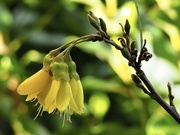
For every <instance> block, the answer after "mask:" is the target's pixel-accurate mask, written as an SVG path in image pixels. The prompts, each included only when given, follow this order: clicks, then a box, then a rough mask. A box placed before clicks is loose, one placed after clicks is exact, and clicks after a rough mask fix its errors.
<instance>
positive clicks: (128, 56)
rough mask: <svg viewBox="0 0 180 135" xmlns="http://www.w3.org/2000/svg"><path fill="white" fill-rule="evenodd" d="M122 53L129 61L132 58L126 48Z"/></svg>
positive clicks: (122, 49)
mask: <svg viewBox="0 0 180 135" xmlns="http://www.w3.org/2000/svg"><path fill="white" fill-rule="evenodd" d="M120 51H121V53H122V55H123V56H124V57H125V58H126V59H128V60H129V59H130V58H131V56H130V54H129V52H128V51H127V50H126V49H125V48H121V50H120Z"/></svg>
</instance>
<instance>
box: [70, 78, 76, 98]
mask: <svg viewBox="0 0 180 135" xmlns="http://www.w3.org/2000/svg"><path fill="white" fill-rule="evenodd" d="M69 84H70V85H71V90H72V94H73V97H76V95H77V83H76V80H75V79H74V78H71V80H70V82H69Z"/></svg>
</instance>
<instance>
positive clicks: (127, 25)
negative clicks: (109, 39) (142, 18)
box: [124, 19, 131, 35]
mask: <svg viewBox="0 0 180 135" xmlns="http://www.w3.org/2000/svg"><path fill="white" fill-rule="evenodd" d="M130 28H131V26H130V24H129V21H128V20H127V19H126V23H125V26H124V30H125V32H126V34H128V35H129V32H130Z"/></svg>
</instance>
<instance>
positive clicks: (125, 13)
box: [0, 0, 180, 135]
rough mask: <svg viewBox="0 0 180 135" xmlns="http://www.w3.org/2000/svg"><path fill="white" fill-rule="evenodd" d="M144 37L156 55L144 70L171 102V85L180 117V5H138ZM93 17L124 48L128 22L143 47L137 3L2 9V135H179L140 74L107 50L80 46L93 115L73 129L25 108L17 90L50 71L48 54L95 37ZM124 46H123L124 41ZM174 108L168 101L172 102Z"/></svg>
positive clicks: (26, 2) (62, 1)
mask: <svg viewBox="0 0 180 135" xmlns="http://www.w3.org/2000/svg"><path fill="white" fill-rule="evenodd" d="M138 3H139V9H140V17H141V21H142V26H143V35H144V38H145V39H147V44H148V45H147V47H148V48H149V49H150V50H151V52H152V53H153V56H154V57H153V58H152V59H151V60H150V61H149V62H148V63H143V64H144V65H143V69H144V70H145V73H147V76H148V77H149V79H150V80H152V83H153V84H154V85H155V87H156V88H157V89H158V92H160V93H161V95H162V96H163V97H164V99H167V88H166V83H167V81H170V82H171V83H172V87H173V94H174V95H175V105H176V106H177V110H178V111H180V96H178V95H180V93H179V92H178V89H179V88H180V85H179V84H180V79H179V75H180V74H179V67H180V55H179V54H180V32H179V30H180V17H179V11H180V1H179V0H156V1H155V0H148V1H147V0H138ZM89 10H91V11H93V12H94V14H95V15H97V16H98V17H101V18H103V19H104V20H105V22H106V23H107V28H108V33H109V34H110V35H111V36H112V38H113V39H114V40H115V41H117V38H118V37H119V36H121V28H120V26H119V23H122V24H124V22H125V19H128V20H129V22H130V24H131V36H132V39H133V40H137V41H139V28H138V21H137V14H136V9H135V5H134V3H133V1H129V0H57V1H48V0H6V1H3V2H2V1H1V2H0V135H42V134H43V135H59V134H62V135H69V134H73V135H109V134H122V135H140V134H141V135H142V134H146V135H178V134H180V133H179V132H178V131H179V127H178V126H179V125H178V124H177V123H176V121H175V120H173V118H171V117H170V116H169V115H168V114H167V113H166V112H165V111H164V110H163V109H162V108H161V106H159V105H158V104H157V103H156V102H155V101H153V100H152V99H150V98H149V97H148V96H147V95H145V94H144V93H143V92H142V91H141V90H139V89H137V88H136V87H135V85H134V84H133V83H132V81H131V78H130V75H131V73H133V71H132V70H131V69H130V68H129V67H128V66H127V63H126V61H125V60H124V59H123V58H122V56H121V54H120V53H119V52H118V51H116V50H115V49H114V48H111V47H110V46H108V45H105V44H104V43H99V42H97V43H93V42H88V43H83V44H81V45H78V47H75V48H74V49H73V50H72V52H71V55H72V58H73V60H74V61H75V62H76V64H77V70H78V73H79V75H80V76H81V80H82V84H83V87H84V94H85V113H84V114H83V115H81V116H79V115H73V116H72V121H73V123H72V124H71V123H66V124H65V127H63V128H62V120H61V119H59V116H58V115H49V114H47V113H44V114H43V116H42V117H41V116H39V117H38V118H37V119H36V120H33V119H34V117H35V116H36V113H37V112H36V110H37V106H35V107H34V103H29V102H25V101H24V99H25V97H23V96H20V95H18V94H17V92H16V88H17V86H18V85H19V84H20V83H21V82H22V81H23V80H24V79H26V78H27V77H29V76H30V75H32V74H33V73H35V72H36V71H38V70H39V69H40V68H41V67H42V60H43V57H44V56H45V54H47V53H48V52H49V51H50V50H51V49H54V48H57V47H58V46H60V45H62V44H63V43H65V42H68V41H70V40H73V39H75V38H76V37H79V36H83V35H86V34H92V33H95V31H94V29H93V28H92V27H91V26H90V24H89V22H88V20H87V18H86V15H87V13H88V11H89ZM117 42H118V41H117ZM167 101H168V99H167Z"/></svg>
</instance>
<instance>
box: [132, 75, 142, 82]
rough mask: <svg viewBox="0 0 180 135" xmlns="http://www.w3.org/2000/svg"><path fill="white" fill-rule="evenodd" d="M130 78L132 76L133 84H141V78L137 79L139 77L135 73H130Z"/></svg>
mask: <svg viewBox="0 0 180 135" xmlns="http://www.w3.org/2000/svg"><path fill="white" fill-rule="evenodd" d="M131 78H132V80H133V81H134V83H135V84H141V83H142V82H141V80H140V79H139V77H138V76H137V75H135V74H132V75H131Z"/></svg>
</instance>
